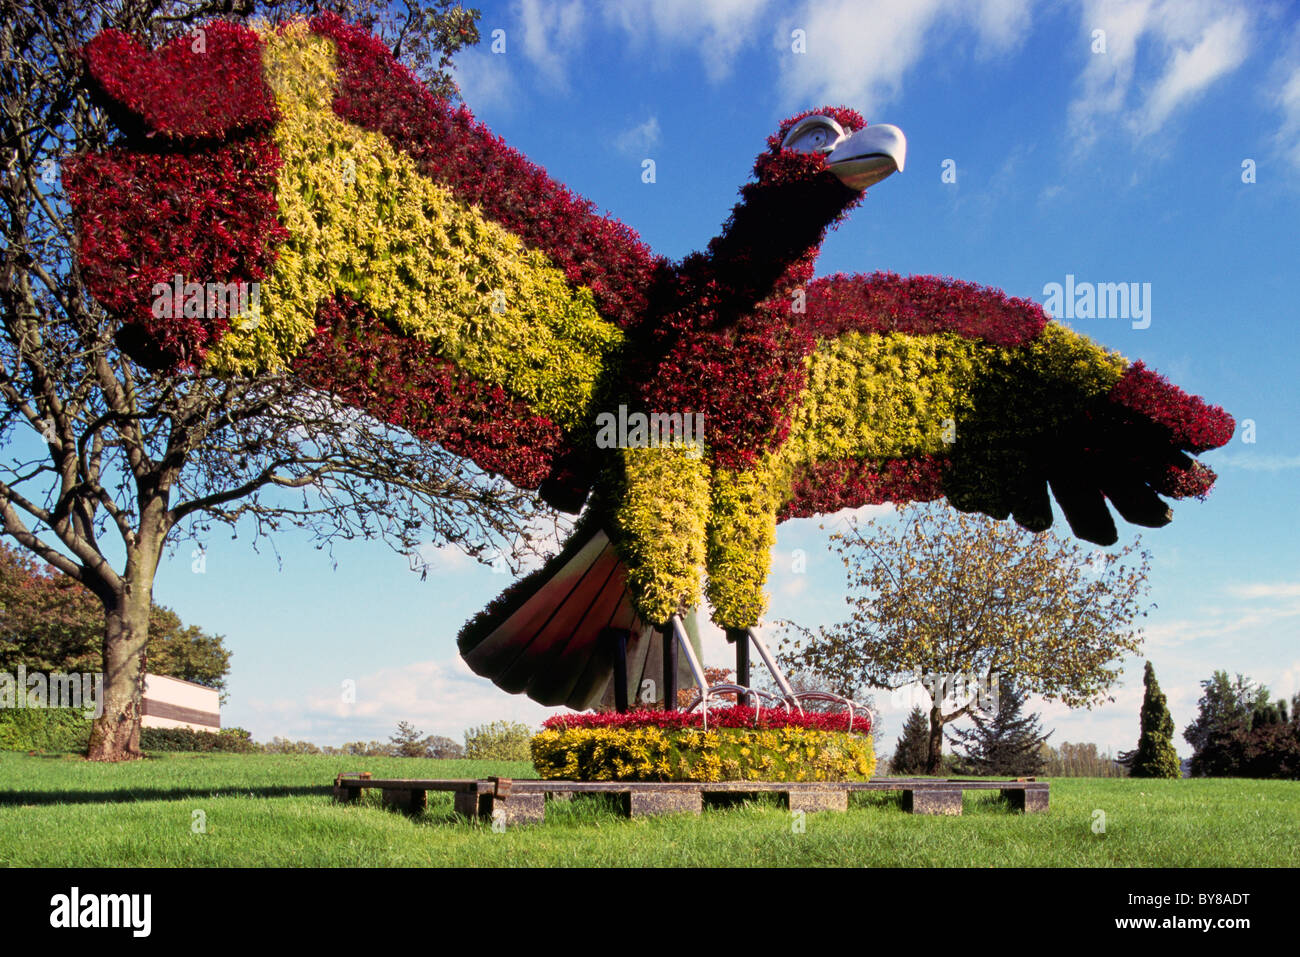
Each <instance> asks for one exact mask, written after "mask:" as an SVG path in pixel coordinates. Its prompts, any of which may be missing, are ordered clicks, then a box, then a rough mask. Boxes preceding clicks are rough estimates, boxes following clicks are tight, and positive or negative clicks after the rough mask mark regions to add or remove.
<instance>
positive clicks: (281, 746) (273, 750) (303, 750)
mask: <svg viewBox="0 0 1300 957" xmlns="http://www.w3.org/2000/svg"><path fill="white" fill-rule="evenodd" d="M261 748H262V750H263V751H264V752H265V753H267V754H321V753H323V752H322V751H321V749H320V748H319V747H317V746H316V745H314V744H312V743H311V742H310V741H290V740H289V739H288V738H281V737H275V738H272V739H271V740H270V741H268V742H267V743H266V744H264V745H262V746H261Z"/></svg>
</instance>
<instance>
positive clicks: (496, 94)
mask: <svg viewBox="0 0 1300 957" xmlns="http://www.w3.org/2000/svg"><path fill="white" fill-rule="evenodd" d="M452 74H453V75H454V77H455V79H456V85H457V86H458V87H460V95H461V98H462V99H464V101H465V104H466V105H467V106H468V107H469V108H470V110H472V111H473V112H475V113H480V112H484V111H487V110H496V109H503V108H507V107H509V106H510V105H511V104H512V103H513V102H514V101H515V100H516V99H517V98H518V97H517V93H516V88H515V80H514V77H513V76H512V75H511V73H510V66H509V61H508V60H507V58H506V57H504V56H501V55H500V54H495V53H489V52H487V49H486V48H484V47H471V48H470V49H467V50H462V51H461V52H460V53H457V54H456V59H455V61H454V63H453V64H452Z"/></svg>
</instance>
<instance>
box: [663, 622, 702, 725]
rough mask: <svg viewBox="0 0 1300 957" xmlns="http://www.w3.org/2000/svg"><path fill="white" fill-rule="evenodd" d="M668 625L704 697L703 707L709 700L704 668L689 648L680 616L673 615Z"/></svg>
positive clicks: (688, 640)
mask: <svg viewBox="0 0 1300 957" xmlns="http://www.w3.org/2000/svg"><path fill="white" fill-rule="evenodd" d="M668 622H669V624H671V625H672V626H673V632H674V633H675V634H676V636H677V640H678V642H680V643H681V646H682V651H684V652H685V653H686V664H687V665H689V666H690V669H691V674H692V675H694V676H695V683H696V684H697V685H699V686H700V694H701V695H702V696H703V697H704V701H705V706H706V707H707V705H708V700H709V681H708V679H707V678H705V677H704V668H703V666H701V665H700V659H699V658H697V657H696V656H695V649H694V648H693V647H691V639H690V636H689V635H687V634H686V627H685V626H684V625H683V624H682V619H681V616H680V615H673V616H672V617H671V618H669V619H668Z"/></svg>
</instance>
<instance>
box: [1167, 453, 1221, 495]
mask: <svg viewBox="0 0 1300 957" xmlns="http://www.w3.org/2000/svg"><path fill="white" fill-rule="evenodd" d="M1217 479H1218V475H1216V474H1215V472H1214V469H1212V468H1210V467H1209V466H1208V465H1203V464H1202V463H1200V462H1193V463H1192V466H1191V468H1179V467H1178V466H1176V465H1171V466H1169V467H1168V468H1167V469H1165V471H1164V474H1163V475H1162V476H1161V477H1160V479H1159V482H1158V483H1157V484H1156V485H1155V486H1154V488H1155V490H1156V491H1157V492H1159V493H1160V494H1161V495H1168V496H1169V497H1170V498H1199V499H1204V498H1205V496H1207V495H1209V494H1210V488H1211V487H1212V486H1213V485H1214V483H1215V481H1216V480H1217Z"/></svg>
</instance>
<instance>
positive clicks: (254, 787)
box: [0, 753, 1300, 867]
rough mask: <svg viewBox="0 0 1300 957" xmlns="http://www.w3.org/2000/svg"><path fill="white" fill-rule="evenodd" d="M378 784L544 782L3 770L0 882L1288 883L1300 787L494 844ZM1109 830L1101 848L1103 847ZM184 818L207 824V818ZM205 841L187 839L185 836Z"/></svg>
mask: <svg viewBox="0 0 1300 957" xmlns="http://www.w3.org/2000/svg"><path fill="white" fill-rule="evenodd" d="M361 770H365V771H370V772H371V773H373V774H374V775H375V776H376V777H386V776H391V777H432V778H470V777H481V776H486V775H489V774H498V775H503V776H511V777H517V778H525V777H535V774H534V772H533V769H532V766H531V765H530V764H528V763H523V762H477V761H424V760H414V759H397V758H337V757H326V756H316V755H311V756H281V755H187V754H170V755H166V756H158V757H155V758H151V759H149V760H146V761H136V762H131V763H127V764H120V765H102V764H91V763H89V762H86V761H84V760H81V759H80V758H75V757H70V756H66V755H52V756H29V755H25V754H12V753H0V864H3V863H7V864H9V865H10V866H13V867H28V866H47V865H59V866H71V867H84V866H107V867H118V866H128V867H129V866H163V867H168V866H175V867H192V866H205V865H213V866H250V867H257V866H273V865H274V866H285V865H288V866H308V867H339V866H345V867H346V866H353V865H363V866H385V867H387V866H403V865H414V866H428V865H449V866H465V865H481V866H499V865H508V866H517V865H524V866H564V865H596V866H632V867H641V866H673V865H696V866H699V865H703V866H707V865H711V864H720V865H731V866H764V865H794V866H808V865H828V866H871V867H900V866H901V867H908V866H930V867H932V866H944V865H957V866H968V867H985V866H1038V865H1058V866H1067V867H1131V866H1138V867H1147V866H1165V867H1203V866H1295V865H1296V864H1297V863H1300V850H1298V849H1300V782H1294V781H1249V780H1195V781H1139V780H1122V779H1121V780H1116V779H1100V778H1061V779H1058V780H1055V781H1053V782H1052V808H1051V811H1050V812H1049V813H1047V814H1042V815H1021V814H1017V813H1013V812H1010V811H1009V810H1007V809H1006V808H1005V806H1003V805H1002V804H1001V803H1000V802H999V801H998V800H997V796H996V792H991V793H989V794H974V793H972V794H967V796H966V803H965V811H964V814H963V815H962V816H961V817H958V818H941V817H924V816H914V815H911V814H907V813H905V812H904V811H903V810H902V809H901V808H900V807H899V805H898V802H897V798H896V796H895V795H892V794H859V795H855V796H853V797H852V799H851V803H850V807H849V811H848V813H847V814H837V813H834V812H822V813H820V814H809V815H808V816H807V818H806V827H805V830H804V832H803V833H796V832H795V829H794V827H792V817H791V815H790V813H789V812H788V811H787V810H785V809H784V808H782V807H780V806H779V804H778V803H776V800H775V799H764V800H756V801H750V802H745V803H743V804H741V805H738V806H735V807H729V808H709V807H706V808H705V811H704V814H703V815H702V816H700V817H694V816H691V815H682V816H674V817H663V818H655V819H638V820H635V821H633V820H628V819H626V818H622V817H620V816H619V815H618V813H617V811H616V810H614V808H613V807H612V805H611V804H610V803H609V801H608V800H607V799H604V798H602V797H600V796H591V797H579V798H575V799H574V800H573V801H571V802H563V803H561V802H556V803H552V804H548V807H547V819H546V822H545V823H544V824H542V825H539V826H533V827H527V828H520V829H517V830H511V831H508V832H505V833H495V832H493V831H492V829H491V828H490V827H487V826H484V825H481V824H473V823H469V822H466V821H460V820H457V819H455V818H454V817H453V815H452V809H451V797H450V795H447V794H436V793H431V794H430V795H429V808H428V810H427V811H426V812H425V813H424V814H423V815H421V816H419V817H415V818H411V817H407V816H405V815H403V814H401V813H398V812H395V811H390V810H387V809H385V808H383V807H382V806H380V804H379V795H378V793H376V792H367V796H366V797H365V798H364V800H363V802H362V803H360V804H358V805H352V806H343V805H337V804H334V803H333V800H332V798H331V793H330V786H331V784H332V781H333V778H334V775H335V774H336V773H337V772H339V771H361ZM1098 811H1100V812H1104V814H1105V831H1104V833H1094V823H1095V822H1099V821H1100V817H1099V816H1098V815H1097V814H1096V812H1098ZM195 812H202V814H201V815H199V814H196V813H195ZM200 820H201V822H202V823H203V825H204V827H205V829H206V832H205V833H196V832H195V831H196V826H195V825H196V822H198V821H200Z"/></svg>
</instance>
